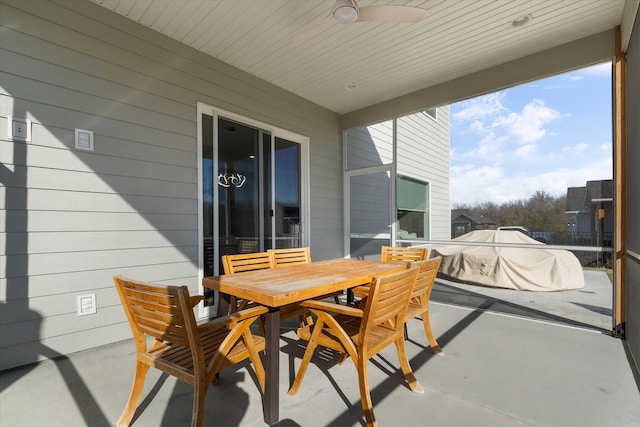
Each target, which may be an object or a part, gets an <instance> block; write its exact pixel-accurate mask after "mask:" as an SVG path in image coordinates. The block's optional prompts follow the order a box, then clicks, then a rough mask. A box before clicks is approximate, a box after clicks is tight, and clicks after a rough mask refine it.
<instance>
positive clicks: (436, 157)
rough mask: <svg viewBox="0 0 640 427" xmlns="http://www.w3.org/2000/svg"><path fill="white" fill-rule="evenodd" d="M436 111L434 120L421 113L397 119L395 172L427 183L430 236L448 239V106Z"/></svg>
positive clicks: (432, 238) (449, 213)
mask: <svg viewBox="0 0 640 427" xmlns="http://www.w3.org/2000/svg"><path fill="white" fill-rule="evenodd" d="M437 111H438V113H437V117H438V118H437V120H433V119H432V118H431V117H430V116H428V115H427V114H425V113H422V112H420V113H415V114H410V115H408V116H403V117H399V118H398V119H397V128H398V130H397V138H398V174H400V175H406V176H409V177H411V178H415V179H418V180H421V181H425V182H428V183H429V193H430V206H429V210H430V219H431V224H430V225H431V228H430V237H429V239H430V240H449V238H450V236H451V202H450V189H449V106H448V105H447V106H443V107H438V109H437Z"/></svg>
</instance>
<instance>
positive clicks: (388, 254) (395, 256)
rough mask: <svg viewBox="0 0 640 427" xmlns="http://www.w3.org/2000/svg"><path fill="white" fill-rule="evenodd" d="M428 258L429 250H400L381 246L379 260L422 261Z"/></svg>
mask: <svg viewBox="0 0 640 427" xmlns="http://www.w3.org/2000/svg"><path fill="white" fill-rule="evenodd" d="M428 257H429V248H427V247H413V248H401V247H396V246H382V248H381V249H380V260H381V261H382V262H399V261H422V260H425V259H427V258H428Z"/></svg>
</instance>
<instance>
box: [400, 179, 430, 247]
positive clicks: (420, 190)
mask: <svg viewBox="0 0 640 427" xmlns="http://www.w3.org/2000/svg"><path fill="white" fill-rule="evenodd" d="M397 200H398V239H399V240H414V239H426V240H428V239H429V235H430V233H429V184H428V183H426V182H423V181H419V180H417V179H413V178H409V177H406V176H402V175H398V185H397Z"/></svg>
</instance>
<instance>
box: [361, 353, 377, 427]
mask: <svg viewBox="0 0 640 427" xmlns="http://www.w3.org/2000/svg"><path fill="white" fill-rule="evenodd" d="M357 369H358V386H359V387H360V404H361V405H362V412H363V413H364V419H365V420H366V421H367V427H377V426H378V422H377V421H376V417H375V415H373V402H372V401H371V393H370V392H369V376H368V374H367V360H366V359H364V358H363V357H360V355H358V362H357Z"/></svg>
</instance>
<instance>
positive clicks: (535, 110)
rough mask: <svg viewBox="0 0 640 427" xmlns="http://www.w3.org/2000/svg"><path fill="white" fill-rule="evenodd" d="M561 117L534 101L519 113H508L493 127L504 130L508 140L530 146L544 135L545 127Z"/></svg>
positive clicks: (556, 112)
mask: <svg viewBox="0 0 640 427" xmlns="http://www.w3.org/2000/svg"><path fill="white" fill-rule="evenodd" d="M560 117H562V114H560V113H559V112H558V111H556V110H554V109H553V108H549V107H547V106H545V104H544V102H543V101H540V100H538V99H534V100H533V101H531V102H530V103H528V104H527V105H525V106H524V108H523V109H522V112H521V113H510V114H508V115H507V116H503V117H501V118H500V119H498V120H496V121H495V122H494V123H493V126H494V127H502V128H504V129H505V130H506V131H507V132H508V134H509V137H510V139H512V140H513V141H514V142H516V143H518V144H530V143H532V142H536V141H539V140H540V139H542V138H543V137H544V136H545V135H546V134H547V131H546V128H545V125H547V124H549V123H551V122H552V121H554V120H556V119H559V118H560Z"/></svg>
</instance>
